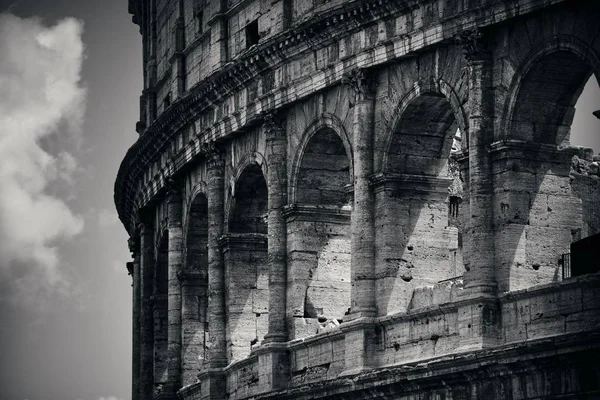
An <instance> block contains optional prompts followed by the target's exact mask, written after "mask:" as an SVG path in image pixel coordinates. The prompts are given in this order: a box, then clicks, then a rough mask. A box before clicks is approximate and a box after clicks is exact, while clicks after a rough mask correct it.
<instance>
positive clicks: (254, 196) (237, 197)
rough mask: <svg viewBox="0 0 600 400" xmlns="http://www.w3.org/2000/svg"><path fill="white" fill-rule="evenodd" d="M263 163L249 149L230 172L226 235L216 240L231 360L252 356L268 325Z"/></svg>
mask: <svg viewBox="0 0 600 400" xmlns="http://www.w3.org/2000/svg"><path fill="white" fill-rule="evenodd" d="M265 168H266V165H265V163H264V158H262V156H261V155H260V154H259V153H256V152H255V153H250V154H249V155H247V156H246V157H244V158H243V159H242V161H241V162H240V163H239V165H238V167H237V168H236V170H235V171H234V174H233V176H234V177H235V178H234V179H235V180H234V182H233V185H232V191H231V198H230V202H229V207H228V211H227V234H226V235H224V236H223V237H222V238H221V239H220V243H219V244H220V246H221V251H222V252H223V256H224V262H225V285H226V288H227V289H226V293H225V299H226V303H227V309H228V312H227V334H226V342H227V356H228V360H229V362H230V363H231V362H235V361H238V360H241V359H243V358H245V357H246V356H248V355H249V354H250V351H251V349H252V346H253V345H255V344H257V343H260V342H261V341H262V340H263V338H264V335H265V334H266V333H267V328H268V311H269V267H268V263H267V255H268V254H267V244H268V242H267V240H268V239H267V231H268V187H267V182H266V179H265V171H266V169H265Z"/></svg>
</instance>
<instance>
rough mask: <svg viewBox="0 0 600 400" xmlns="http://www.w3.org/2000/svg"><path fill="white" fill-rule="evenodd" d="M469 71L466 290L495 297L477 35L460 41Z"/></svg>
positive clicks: (484, 77)
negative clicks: (467, 266)
mask: <svg viewBox="0 0 600 400" xmlns="http://www.w3.org/2000/svg"><path fill="white" fill-rule="evenodd" d="M460 40H461V41H462V44H463V49H464V53H465V57H466V58H467V67H468V71H469V110H470V114H469V133H468V141H469V210H470V215H469V218H468V221H469V223H468V229H467V232H468V234H469V235H470V236H471V238H470V247H471V248H470V249H469V250H470V251H469V260H468V261H467V262H468V264H469V272H468V273H467V274H466V275H467V276H465V280H466V282H465V286H466V287H467V288H473V289H474V288H477V289H476V291H478V292H485V293H490V294H495V292H496V282H495V273H494V236H493V226H492V220H493V214H492V213H493V182H492V169H491V162H490V155H489V151H488V146H489V145H490V144H491V143H492V141H493V129H494V127H493V106H494V104H493V100H494V99H493V92H492V60H491V53H490V52H489V50H488V49H487V45H486V43H485V40H484V37H483V35H482V33H481V31H479V30H476V31H469V32H467V33H465V34H463V36H462V37H461V39H460Z"/></svg>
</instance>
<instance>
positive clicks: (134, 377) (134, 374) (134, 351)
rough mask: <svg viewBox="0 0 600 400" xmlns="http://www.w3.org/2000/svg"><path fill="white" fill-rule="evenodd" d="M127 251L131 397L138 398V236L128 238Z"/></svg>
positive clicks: (139, 353)
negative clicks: (129, 261)
mask: <svg viewBox="0 0 600 400" xmlns="http://www.w3.org/2000/svg"><path fill="white" fill-rule="evenodd" d="M128 244H129V251H131V253H132V256H133V270H132V271H131V275H132V276H131V277H132V278H133V284H132V286H133V290H132V305H133V310H132V315H131V319H132V324H131V328H132V348H131V357H132V361H133V362H132V366H131V399H132V400H140V399H141V397H140V395H141V394H140V365H141V359H140V355H141V344H140V336H141V332H140V326H141V325H140V313H141V302H142V296H141V283H142V282H141V276H140V238H139V236H137V235H136V236H132V237H131V238H129V242H128Z"/></svg>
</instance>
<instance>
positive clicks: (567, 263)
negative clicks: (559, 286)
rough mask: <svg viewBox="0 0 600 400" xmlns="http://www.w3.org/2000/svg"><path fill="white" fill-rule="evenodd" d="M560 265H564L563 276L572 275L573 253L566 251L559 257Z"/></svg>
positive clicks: (564, 277) (568, 276) (565, 277)
mask: <svg viewBox="0 0 600 400" xmlns="http://www.w3.org/2000/svg"><path fill="white" fill-rule="evenodd" d="M558 265H560V266H562V278H563V279H567V278H570V277H571V253H565V254H563V255H561V256H560V258H559V259H558Z"/></svg>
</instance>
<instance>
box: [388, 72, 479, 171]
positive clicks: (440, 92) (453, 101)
mask: <svg viewBox="0 0 600 400" xmlns="http://www.w3.org/2000/svg"><path fill="white" fill-rule="evenodd" d="M421 96H432V97H438V98H439V99H440V102H439V103H440V104H443V102H444V101H445V102H446V103H447V104H448V105H449V106H450V109H449V110H451V111H452V116H453V118H454V121H455V123H456V125H457V127H458V129H460V132H461V133H462V137H463V139H464V140H463V142H462V148H463V149H467V148H468V120H467V118H466V116H465V112H464V110H463V107H462V105H461V102H460V99H459V97H458V95H457V94H456V91H455V90H454V88H453V87H452V86H451V85H450V84H449V83H447V82H446V81H444V80H443V79H437V80H436V79H434V78H433V77H432V78H430V79H421V80H419V81H417V82H415V84H414V85H413V87H412V89H411V90H410V91H408V92H407V93H406V94H405V95H404V96H403V97H402V98H401V99H400V101H399V102H398V105H397V106H396V108H395V110H394V113H393V114H392V118H391V124H390V126H391V127H392V129H391V130H389V131H387V132H386V133H385V139H384V142H383V143H384V147H383V148H384V149H385V152H384V154H383V157H382V158H381V164H380V165H379V170H380V171H386V169H387V166H388V162H389V149H390V146H391V144H392V141H393V140H394V135H395V133H396V131H397V129H398V127H399V126H400V125H401V123H402V121H403V118H405V117H406V113H407V111H409V108H410V107H411V105H412V106H414V101H415V100H416V99H418V98H419V97H421Z"/></svg>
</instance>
